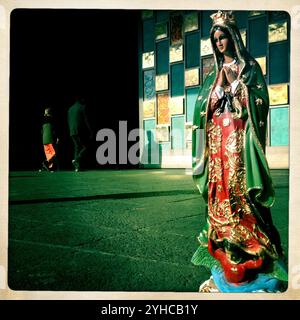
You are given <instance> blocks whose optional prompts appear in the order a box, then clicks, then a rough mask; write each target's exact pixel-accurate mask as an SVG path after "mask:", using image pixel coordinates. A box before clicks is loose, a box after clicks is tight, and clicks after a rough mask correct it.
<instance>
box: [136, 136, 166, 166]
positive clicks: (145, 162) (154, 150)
mask: <svg viewBox="0 0 300 320" xmlns="http://www.w3.org/2000/svg"><path fill="white" fill-rule="evenodd" d="M146 138H147V140H146V141H147V143H145V144H144V148H143V150H142V156H141V165H140V167H141V168H147V169H149V168H151V169H156V168H161V163H162V146H161V144H160V143H158V142H157V141H156V138H155V136H154V133H153V130H147V131H146Z"/></svg>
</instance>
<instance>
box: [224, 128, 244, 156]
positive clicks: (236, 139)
mask: <svg viewBox="0 0 300 320" xmlns="http://www.w3.org/2000/svg"><path fill="white" fill-rule="evenodd" d="M244 135H245V130H243V129H237V130H235V131H233V132H232V133H231V134H230V135H229V136H228V138H227V140H226V145H225V148H226V150H228V151H229V152H231V153H237V152H241V150H242V149H243V146H244Z"/></svg>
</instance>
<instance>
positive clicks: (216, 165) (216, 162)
mask: <svg viewBox="0 0 300 320" xmlns="http://www.w3.org/2000/svg"><path fill="white" fill-rule="evenodd" d="M208 172H209V177H208V180H209V182H217V181H220V180H221V179H222V160H221V159H220V158H214V159H213V158H210V160H209V165H208Z"/></svg>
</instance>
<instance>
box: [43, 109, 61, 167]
mask: <svg viewBox="0 0 300 320" xmlns="http://www.w3.org/2000/svg"><path fill="white" fill-rule="evenodd" d="M42 141H43V147H44V153H45V157H46V160H44V161H43V162H42V169H40V171H42V170H45V171H51V172H53V171H55V170H57V169H58V161H57V155H56V145H57V143H58V141H59V139H58V137H57V135H56V130H55V125H54V121H53V113H52V109H51V108H49V107H47V108H45V111H44V117H43V124H42Z"/></svg>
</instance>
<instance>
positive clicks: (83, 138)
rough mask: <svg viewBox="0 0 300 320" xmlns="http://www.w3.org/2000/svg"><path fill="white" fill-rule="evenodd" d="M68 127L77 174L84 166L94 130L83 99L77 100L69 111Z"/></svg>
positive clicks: (73, 162)
mask: <svg viewBox="0 0 300 320" xmlns="http://www.w3.org/2000/svg"><path fill="white" fill-rule="evenodd" d="M68 125H69V132H70V137H71V139H72V141H73V147H74V157H73V160H72V164H73V166H74V169H75V171H76V172H78V171H80V170H81V169H82V166H83V161H84V157H85V155H86V152H87V149H88V144H89V142H90V140H91V138H92V129H91V126H90V124H89V121H88V117H87V113H86V104H85V101H84V99H83V98H78V99H76V101H75V103H74V104H73V105H72V106H71V107H70V108H69V110H68Z"/></svg>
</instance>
